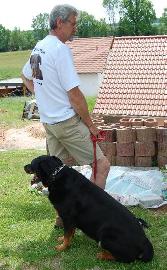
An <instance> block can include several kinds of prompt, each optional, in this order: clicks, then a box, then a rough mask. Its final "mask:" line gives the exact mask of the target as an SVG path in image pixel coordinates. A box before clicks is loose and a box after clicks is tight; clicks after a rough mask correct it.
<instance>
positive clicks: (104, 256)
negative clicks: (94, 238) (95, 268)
mask: <svg viewBox="0 0 167 270" xmlns="http://www.w3.org/2000/svg"><path fill="white" fill-rule="evenodd" d="M97 259H100V260H115V258H114V257H113V256H112V254H111V253H110V252H108V251H102V252H100V253H97Z"/></svg>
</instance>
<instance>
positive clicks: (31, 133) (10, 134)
mask: <svg viewBox="0 0 167 270" xmlns="http://www.w3.org/2000/svg"><path fill="white" fill-rule="evenodd" d="M45 137H46V136H45V130H44V128H43V125H42V124H41V123H39V122H34V123H32V124H31V125H29V126H27V127H25V128H20V129H15V128H12V129H8V130H0V151H3V150H15V149H46V139H45Z"/></svg>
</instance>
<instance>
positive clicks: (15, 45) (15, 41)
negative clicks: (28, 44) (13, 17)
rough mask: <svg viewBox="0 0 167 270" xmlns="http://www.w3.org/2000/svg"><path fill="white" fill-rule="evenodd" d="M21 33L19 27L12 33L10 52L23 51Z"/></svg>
mask: <svg viewBox="0 0 167 270" xmlns="http://www.w3.org/2000/svg"><path fill="white" fill-rule="evenodd" d="M21 44H22V40H21V31H20V29H18V28H17V27H15V28H14V30H13V31H11V33H10V40H9V50H10V51H18V50H21V49H22V46H21Z"/></svg>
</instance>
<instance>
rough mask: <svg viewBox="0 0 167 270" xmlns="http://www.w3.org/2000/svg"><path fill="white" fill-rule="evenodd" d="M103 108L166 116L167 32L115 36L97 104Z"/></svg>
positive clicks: (120, 112)
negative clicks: (156, 34) (163, 34)
mask: <svg viewBox="0 0 167 270" xmlns="http://www.w3.org/2000/svg"><path fill="white" fill-rule="evenodd" d="M102 99H106V101H105V102H104V101H102ZM99 105H100V106H99ZM110 105H111V106H110ZM102 111H103V112H104V111H105V114H112V115H129V116H138V115H139V116H162V117H164V116H167V36H148V37H144V36H141V37H116V38H114V40H113V43H112V47H111V49H110V52H109V55H108V57H107V63H106V66H105V70H104V78H103V82H102V86H101V88H100V90H99V94H98V98H97V102H96V105H95V108H94V112H95V113H100V112H102Z"/></svg>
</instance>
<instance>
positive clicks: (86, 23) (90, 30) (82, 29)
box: [76, 11, 112, 37]
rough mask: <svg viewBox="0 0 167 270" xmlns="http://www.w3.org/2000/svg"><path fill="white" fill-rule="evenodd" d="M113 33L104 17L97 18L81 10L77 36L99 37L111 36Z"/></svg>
mask: <svg viewBox="0 0 167 270" xmlns="http://www.w3.org/2000/svg"><path fill="white" fill-rule="evenodd" d="M111 33H112V29H111V27H110V25H108V24H107V23H106V22H105V20H104V19H101V20H100V21H98V20H96V19H95V17H94V16H93V15H90V14H88V13H87V12H85V11H81V12H80V15H79V18H78V27H77V33H76V34H77V36H79V37H97V36H109V35H111Z"/></svg>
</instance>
